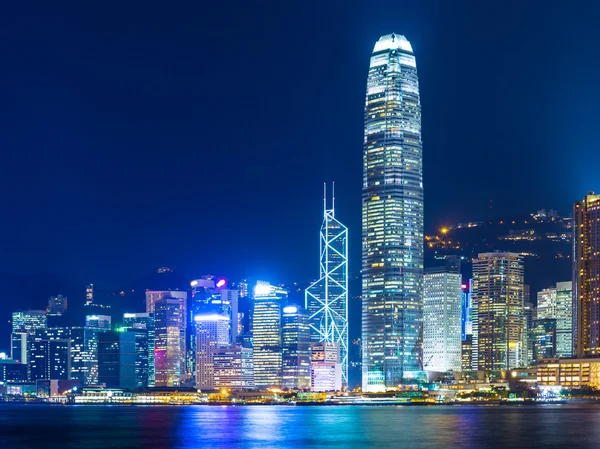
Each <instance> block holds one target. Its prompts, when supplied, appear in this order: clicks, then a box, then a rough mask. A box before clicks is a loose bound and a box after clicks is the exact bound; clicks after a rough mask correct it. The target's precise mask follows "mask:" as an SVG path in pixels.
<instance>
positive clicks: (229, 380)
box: [213, 345, 254, 391]
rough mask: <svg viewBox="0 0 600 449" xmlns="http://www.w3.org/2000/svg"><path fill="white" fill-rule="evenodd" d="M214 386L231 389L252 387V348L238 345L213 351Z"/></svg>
mask: <svg viewBox="0 0 600 449" xmlns="http://www.w3.org/2000/svg"><path fill="white" fill-rule="evenodd" d="M213 370H214V388H218V389H221V388H225V389H227V390H231V391H240V390H252V389H254V364H253V361H252V349H251V348H244V347H242V346H240V345H229V346H225V347H222V348H215V349H214V351H213Z"/></svg>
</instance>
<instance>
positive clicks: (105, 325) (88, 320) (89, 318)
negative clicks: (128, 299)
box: [85, 315, 112, 330]
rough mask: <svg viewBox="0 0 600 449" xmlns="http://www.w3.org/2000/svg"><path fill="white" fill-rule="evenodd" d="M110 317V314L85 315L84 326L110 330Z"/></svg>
mask: <svg viewBox="0 0 600 449" xmlns="http://www.w3.org/2000/svg"><path fill="white" fill-rule="evenodd" d="M111 325H112V318H111V317H110V315H86V316H85V327H91V328H94V329H106V330H110V329H111Z"/></svg>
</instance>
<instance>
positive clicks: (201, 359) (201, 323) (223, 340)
mask: <svg viewBox="0 0 600 449" xmlns="http://www.w3.org/2000/svg"><path fill="white" fill-rule="evenodd" d="M194 321H195V323H196V331H195V335H196V344H195V348H196V357H195V361H196V370H195V372H196V388H199V389H201V390H206V389H213V388H215V378H214V361H213V355H214V352H215V350H217V349H218V348H223V347H225V346H228V345H229V326H230V320H229V317H228V316H226V315H219V314H216V313H203V314H200V315H196V316H195V317H194Z"/></svg>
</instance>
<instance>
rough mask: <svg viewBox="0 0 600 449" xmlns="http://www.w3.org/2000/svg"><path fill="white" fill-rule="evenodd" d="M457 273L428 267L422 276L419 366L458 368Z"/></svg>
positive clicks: (459, 351) (449, 369) (456, 369)
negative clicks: (421, 338)
mask: <svg viewBox="0 0 600 449" xmlns="http://www.w3.org/2000/svg"><path fill="white" fill-rule="evenodd" d="M461 280H462V279H461V275H460V274H459V273H448V272H445V270H443V269H442V270H436V269H431V270H427V272H426V273H425V275H424V288H423V367H424V369H425V370H427V371H437V372H446V371H462V360H461V359H462V356H461V351H462V348H461V346H462V344H461V311H462V307H461V302H462V289H461Z"/></svg>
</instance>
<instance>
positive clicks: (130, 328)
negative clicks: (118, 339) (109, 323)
mask: <svg viewBox="0 0 600 449" xmlns="http://www.w3.org/2000/svg"><path fill="white" fill-rule="evenodd" d="M123 326H124V329H126V330H127V332H133V333H134V334H135V354H136V358H135V374H136V378H137V386H138V387H148V386H150V387H153V386H154V314H152V313H147V312H146V313H124V314H123Z"/></svg>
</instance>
